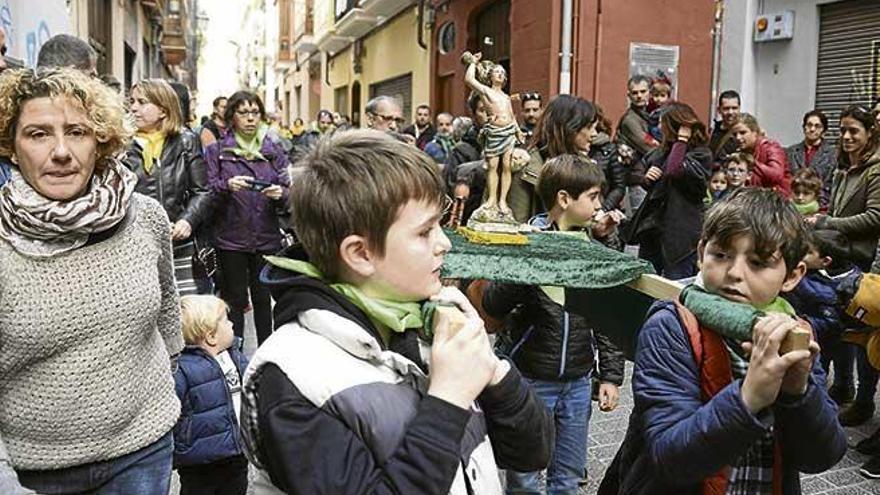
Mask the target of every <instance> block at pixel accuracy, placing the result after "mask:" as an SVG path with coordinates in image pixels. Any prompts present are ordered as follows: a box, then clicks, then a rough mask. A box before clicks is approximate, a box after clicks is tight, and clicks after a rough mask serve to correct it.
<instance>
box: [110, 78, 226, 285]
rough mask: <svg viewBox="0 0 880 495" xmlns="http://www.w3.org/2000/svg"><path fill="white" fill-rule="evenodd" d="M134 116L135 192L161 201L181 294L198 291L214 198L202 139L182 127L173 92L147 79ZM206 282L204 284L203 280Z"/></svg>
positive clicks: (135, 96)
mask: <svg viewBox="0 0 880 495" xmlns="http://www.w3.org/2000/svg"><path fill="white" fill-rule="evenodd" d="M130 110H131V114H132V115H133V116H134V122H135V126H136V127H137V133H136V135H135V138H134V140H133V141H132V143H131V145H130V146H129V148H128V150H127V152H126V155H125V165H126V166H127V167H128V168H129V169H130V170H131V171H133V172H134V173H135V174H136V175H137V178H138V183H137V188H136V190H137V192H139V193H141V194H144V195H146V196H149V197H151V198H153V199H155V200H156V201H158V202H159V203H160V204H161V205H162V206H163V207H164V208H165V212H166V213H167V214H168V218H169V219H170V220H171V223H172V228H171V239H172V240H173V241H174V267H175V279H176V281H177V290H178V292H180V293H181V294H182V295H185V294H195V293H196V292H206V291H207V289H208V288H207V287H204V282H202V285H203V287H202V289H203V290H198V289H197V287H196V285H197V284H196V282H195V279H194V277H193V270H192V258H193V253H194V251H195V245H194V243H193V239H194V235H195V232H196V231H197V229H198V228H199V227H200V226H201V225H203V224H205V223H206V220H208V217H209V216H210V213H211V202H212V194H211V191H210V190H208V178H207V171H206V169H205V161H204V160H203V159H202V149H201V145H200V143H199V139H198V138H197V137H196V135H195V134H193V133H192V131H190V130H189V129H186V128H185V127H184V118H183V114H182V112H181V108H180V103H179V100H178V97H177V94H176V93H175V92H174V89H173V88H172V87H171V85H170V84H168V83H167V82H166V81H164V80H162V79H146V80H143V81H141V82H139V83H137V84H136V85H135V86H134V87H132V88H131V104H130ZM203 280H204V279H203Z"/></svg>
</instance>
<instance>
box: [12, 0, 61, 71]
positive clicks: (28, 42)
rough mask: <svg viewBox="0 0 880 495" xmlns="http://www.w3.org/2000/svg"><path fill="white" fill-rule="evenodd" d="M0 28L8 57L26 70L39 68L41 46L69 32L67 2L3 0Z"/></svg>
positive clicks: (58, 0) (56, 0)
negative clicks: (0, 28)
mask: <svg viewBox="0 0 880 495" xmlns="http://www.w3.org/2000/svg"><path fill="white" fill-rule="evenodd" d="M0 26H2V27H3V29H4V30H5V31H6V47H7V49H8V51H7V55H8V56H9V57H11V58H13V59H15V60H16V61H18V62H21V63H22V64H23V65H25V66H27V67H34V66H36V65H37V54H39V53H40V47H42V46H43V43H45V42H46V41H48V40H49V38H51V37H52V36H54V35H56V34H60V33H69V32H70V20H69V18H68V15H67V7H66V6H65V3H64V0H0Z"/></svg>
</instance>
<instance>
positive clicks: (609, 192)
mask: <svg viewBox="0 0 880 495" xmlns="http://www.w3.org/2000/svg"><path fill="white" fill-rule="evenodd" d="M596 116H597V119H596V135H595V136H594V137H593V140H592V142H591V143H590V151H589V155H590V158H592V159H593V160H594V161H595V162H596V163H597V164H599V167H600V168H601V169H602V172H603V173H604V174H605V187H604V191H603V194H602V209H603V210H605V211H611V210H616V209H619V208H620V202H621V201H623V197H624V196H625V195H626V169H625V168H623V164H622V163H621V162H620V155H619V154H618V152H617V144H615V143H614V141H612V140H611V131H612V129H611V121H610V120H608V117H606V116H605V112H604V111H603V110H602V107H600V106H599V105H596Z"/></svg>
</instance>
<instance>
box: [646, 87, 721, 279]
mask: <svg viewBox="0 0 880 495" xmlns="http://www.w3.org/2000/svg"><path fill="white" fill-rule="evenodd" d="M660 128H661V131H662V133H663V143H662V144H661V145H660V146H659V147H658V148H655V149H654V150H652V151H650V152H649V153H648V154H647V155H645V156H644V157H643V158H642V160H641V163H639V164H637V166H636V170H635V171H634V174H637V177H638V178H639V179H640V180H641V182H642V186H643V187H644V188H645V189H646V190H647V191H648V195H647V197H646V198H645V201H644V202H643V203H642V205H641V206H640V207H639V209H638V210H637V211H636V213H635V214H634V215H633V219H632V222H631V223H630V225H629V229H628V237H629V242H630V243H632V244H635V243H638V244H639V257H640V258H643V259H646V260H648V261H650V262H651V263H652V264H653V265H654V269H655V270H656V271H657V273H660V274H662V275H663V276H664V277H666V278H670V279H673V280H678V279H682V278H687V277H692V276H694V275H696V273H697V243H698V242H699V240H700V231H701V229H702V227H703V210H704V208H705V206H704V203H703V198H705V196H706V185H707V182H708V181H709V177H710V176H711V174H712V152H711V151H710V150H709V148H708V146H707V144H706V143H707V142H708V135H707V133H706V125H705V124H703V123H702V122H700V119H699V118H698V117H697V115H696V113H694V110H693V109H692V108H691V107H690V106H688V105H686V104H684V103H673V104H671V105H670V106H669V110H667V111H666V113H664V114H663V117H662V118H661V120H660Z"/></svg>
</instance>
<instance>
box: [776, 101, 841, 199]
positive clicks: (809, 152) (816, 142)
mask: <svg viewBox="0 0 880 495" xmlns="http://www.w3.org/2000/svg"><path fill="white" fill-rule="evenodd" d="M802 129H803V131H804V140H803V141H801V142H799V143H797V144H794V145H792V146H789V147H788V148H786V149H785V154H786V156H787V157H788V165H789V167H790V168H791V173H792V175H794V173H795V172H797V171H798V170H799V169H802V168H806V167H809V168H812V169H813V170H815V171H816V173H817V174H818V175H819V177H821V178H822V194H821V195H820V196H819V206H820V207H821V208H822V209H823V210H824V209H826V208H827V207H828V201H829V198H830V197H831V179H832V178H833V176H834V171H835V170H836V169H837V150H836V149H835V148H834V145H832V144H831V143H829V142H827V141H826V140H825V131H826V130H827V129H828V117H826V116H825V114H824V113H822V112H821V111H819V110H811V111H809V112H807V113H806V114H804V120H803V128H802Z"/></svg>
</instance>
